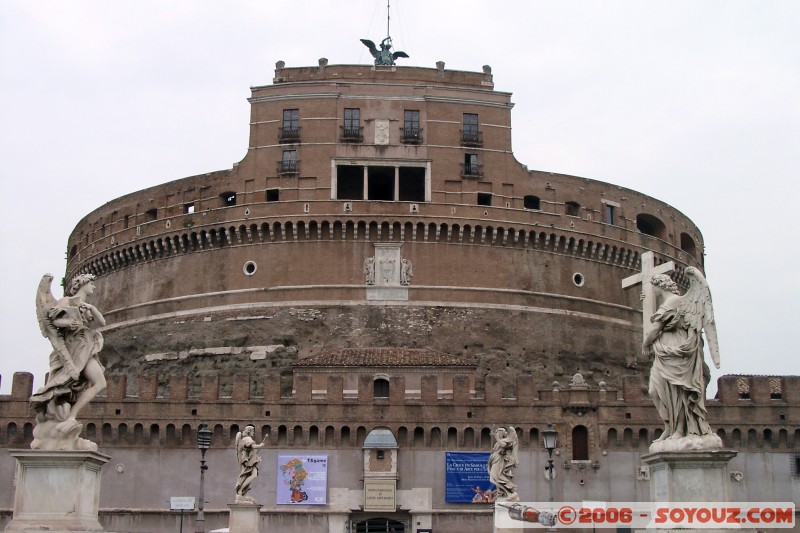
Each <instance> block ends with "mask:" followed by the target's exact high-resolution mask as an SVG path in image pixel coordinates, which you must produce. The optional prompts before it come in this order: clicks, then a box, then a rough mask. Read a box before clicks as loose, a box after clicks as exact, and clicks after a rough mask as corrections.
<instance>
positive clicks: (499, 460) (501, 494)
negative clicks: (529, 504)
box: [486, 427, 519, 502]
mask: <svg viewBox="0 0 800 533" xmlns="http://www.w3.org/2000/svg"><path fill="white" fill-rule="evenodd" d="M494 439H495V442H494V446H493V447H492V453H491V454H490V455H489V462H488V463H487V465H486V466H487V469H488V470H489V480H490V481H491V482H492V483H494V484H495V486H496V487H497V501H505V502H518V501H519V494H517V486H516V485H515V484H514V482H513V481H511V479H512V478H513V477H514V472H513V470H514V468H516V466H517V445H518V443H519V441H518V439H517V431H516V430H515V429H514V428H513V427H509V428H508V429H506V428H503V427H500V428H497V429H495V430H494Z"/></svg>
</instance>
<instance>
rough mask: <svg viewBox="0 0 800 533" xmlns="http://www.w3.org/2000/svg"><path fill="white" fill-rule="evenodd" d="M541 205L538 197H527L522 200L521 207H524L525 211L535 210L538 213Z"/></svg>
mask: <svg viewBox="0 0 800 533" xmlns="http://www.w3.org/2000/svg"><path fill="white" fill-rule="evenodd" d="M541 205H542V202H541V200H539V197H538V196H533V195H528V196H526V197H525V198H524V204H523V207H525V209H535V210H537V211H538V210H539V209H541Z"/></svg>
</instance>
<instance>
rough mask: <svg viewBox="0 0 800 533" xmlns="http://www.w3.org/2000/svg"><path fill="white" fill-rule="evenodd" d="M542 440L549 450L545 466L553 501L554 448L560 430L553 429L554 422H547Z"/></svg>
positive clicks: (556, 444)
mask: <svg viewBox="0 0 800 533" xmlns="http://www.w3.org/2000/svg"><path fill="white" fill-rule="evenodd" d="M542 441H543V445H544V449H545V450H547V466H546V467H545V468H544V469H545V472H547V479H548V480H550V482H549V485H550V501H551V502H552V501H553V480H554V479H555V477H556V476H555V471H554V470H553V450H555V449H556V446H558V431H556V430H555V429H553V424H547V429H545V430H544V431H542Z"/></svg>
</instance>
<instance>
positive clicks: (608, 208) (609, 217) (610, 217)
mask: <svg viewBox="0 0 800 533" xmlns="http://www.w3.org/2000/svg"><path fill="white" fill-rule="evenodd" d="M603 206H604V207H605V212H606V213H605V215H606V224H616V223H617V222H616V217H615V215H616V213H615V210H614V206H613V205H609V204H603Z"/></svg>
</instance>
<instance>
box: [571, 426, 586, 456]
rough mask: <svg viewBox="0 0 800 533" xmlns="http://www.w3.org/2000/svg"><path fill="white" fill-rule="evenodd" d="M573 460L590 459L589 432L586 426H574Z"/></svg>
mask: <svg viewBox="0 0 800 533" xmlns="http://www.w3.org/2000/svg"><path fill="white" fill-rule="evenodd" d="M572 460H573V461H588V460H589V432H588V431H587V430H586V426H575V427H574V428H572Z"/></svg>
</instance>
